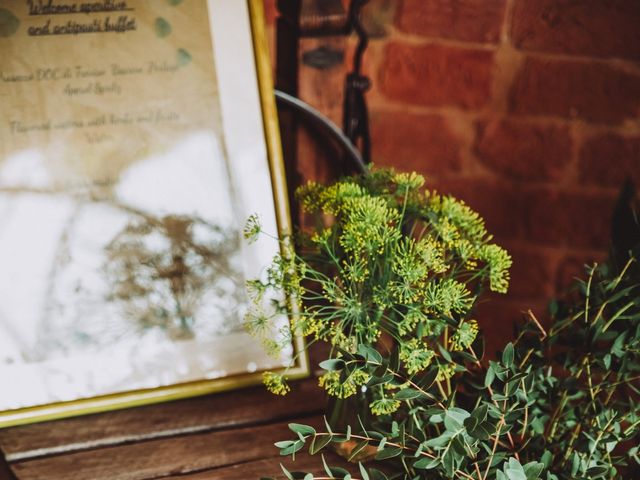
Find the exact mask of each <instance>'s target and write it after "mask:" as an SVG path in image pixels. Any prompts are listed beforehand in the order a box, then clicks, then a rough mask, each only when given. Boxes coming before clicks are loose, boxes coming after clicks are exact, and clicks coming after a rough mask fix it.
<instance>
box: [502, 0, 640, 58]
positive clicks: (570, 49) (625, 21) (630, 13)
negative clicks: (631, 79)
mask: <svg viewBox="0 0 640 480" xmlns="http://www.w3.org/2000/svg"><path fill="white" fill-rule="evenodd" d="M512 38H513V41H514V43H515V45H516V46H517V47H519V48H522V49H524V50H535V51H544V52H554V53H566V54H570V55H587V56H597V57H620V58H629V59H632V60H638V59H640V2H638V0H590V1H583V2H576V1H575V0H535V1H533V0H517V2H516V4H515V6H514V11H513V21H512Z"/></svg>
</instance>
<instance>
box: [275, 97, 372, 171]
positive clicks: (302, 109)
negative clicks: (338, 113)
mask: <svg viewBox="0 0 640 480" xmlns="http://www.w3.org/2000/svg"><path fill="white" fill-rule="evenodd" d="M274 93H275V96H276V101H277V102H278V105H280V106H284V107H288V108H292V109H293V110H295V111H296V112H298V113H300V114H301V115H302V116H303V117H304V118H306V119H307V120H309V121H311V122H312V123H313V124H314V125H317V126H319V127H320V128H321V129H322V130H324V131H325V132H326V133H328V134H329V136H330V137H331V138H332V139H333V140H334V141H335V142H336V143H337V144H338V145H339V146H340V147H341V148H342V150H344V152H345V153H346V158H347V159H349V161H350V162H351V163H352V166H353V167H354V168H355V169H356V170H357V171H358V172H359V173H366V172H367V171H368V170H369V167H367V164H366V163H365V161H364V159H363V158H362V154H361V153H360V151H359V150H358V149H357V148H356V146H355V145H354V144H353V143H352V142H351V140H350V139H349V137H347V136H346V135H345V134H344V133H343V132H342V130H340V127H338V126H337V125H336V124H335V123H333V122H332V121H331V120H330V119H329V118H327V117H326V116H325V115H323V114H322V113H320V112H319V111H318V110H316V109H315V108H313V107H312V106H311V105H309V104H308V103H306V102H304V101H302V100H300V99H299V98H296V97H294V96H293V95H289V94H288V93H285V92H282V91H280V90H274Z"/></svg>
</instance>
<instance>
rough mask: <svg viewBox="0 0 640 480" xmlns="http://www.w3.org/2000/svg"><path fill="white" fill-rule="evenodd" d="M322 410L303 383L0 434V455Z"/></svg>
mask: <svg viewBox="0 0 640 480" xmlns="http://www.w3.org/2000/svg"><path fill="white" fill-rule="evenodd" d="M323 408H324V396H323V395H322V392H321V391H320V389H319V388H318V387H317V386H316V380H314V379H309V380H304V381H302V382H297V383H295V384H294V385H293V388H292V392H291V393H290V394H289V395H287V396H285V397H280V396H275V395H272V394H270V393H269V392H267V391H265V389H264V387H262V386H257V387H252V388H249V389H243V390H236V391H233V392H228V393H224V394H218V395H211V396H207V397H200V398H193V399H188V400H181V401H176V402H170V403H165V404H159V405H149V406H146V407H140V408H134V409H128V410H120V411H116V412H108V413H103V414H98V415H90V416H86V417H77V418H71V419H65V420H58V421H55V422H46V423H40V424H33V425H25V426H21V427H14V428H9V429H5V430H0V449H1V450H2V451H3V452H4V454H5V455H6V457H7V460H8V461H10V462H14V461H18V460H25V459H29V458H35V457H42V456H47V455H52V454H61V453H65V452H74V451H80V450H86V449H91V448H99V447H105V446H110V445H119V444H122V443H133V442H137V441H143V440H149V439H156V438H163V437H170V436H174V435H179V434H188V433H196V432H207V431H211V430H218V429H222V428H230V427H238V426H244V425H253V424H265V423H269V422H272V421H275V420H281V419H286V418H290V417H293V416H301V415H309V414H313V413H317V412H320V411H321V410H322V409H323Z"/></svg>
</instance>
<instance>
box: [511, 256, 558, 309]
mask: <svg viewBox="0 0 640 480" xmlns="http://www.w3.org/2000/svg"><path fill="white" fill-rule="evenodd" d="M506 248H507V250H508V251H509V253H510V254H511V257H512V258H513V265H512V267H511V283H510V285H509V292H508V296H509V298H510V299H512V300H533V301H535V300H540V299H546V298H549V297H551V295H552V294H553V291H554V289H553V287H554V284H553V283H554V279H555V262H554V259H553V258H552V257H551V256H550V255H549V254H547V253H545V252H544V251H543V250H541V249H539V248H535V247H527V246H518V247H513V246H509V245H506Z"/></svg>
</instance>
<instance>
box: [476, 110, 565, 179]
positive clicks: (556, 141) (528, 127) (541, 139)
mask: <svg viewBox="0 0 640 480" xmlns="http://www.w3.org/2000/svg"><path fill="white" fill-rule="evenodd" d="M571 145H572V141H571V136H570V133H569V128H568V127H566V126H555V125H540V124H535V123H529V122H522V121H513V120H492V121H488V122H486V121H484V122H480V123H479V124H478V136H477V139H476V145H475V152H476V154H477V156H478V158H479V159H480V160H481V161H482V163H484V164H485V165H487V166H488V167H490V168H491V169H492V170H493V171H495V172H497V173H499V174H501V175H502V176H504V177H506V178H513V179H517V180H529V181H535V180H557V179H559V178H560V177H561V176H562V174H563V173H564V170H565V167H566V166H567V164H568V163H569V162H570V161H571Z"/></svg>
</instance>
